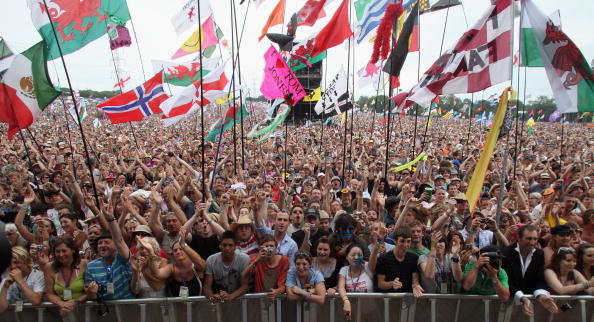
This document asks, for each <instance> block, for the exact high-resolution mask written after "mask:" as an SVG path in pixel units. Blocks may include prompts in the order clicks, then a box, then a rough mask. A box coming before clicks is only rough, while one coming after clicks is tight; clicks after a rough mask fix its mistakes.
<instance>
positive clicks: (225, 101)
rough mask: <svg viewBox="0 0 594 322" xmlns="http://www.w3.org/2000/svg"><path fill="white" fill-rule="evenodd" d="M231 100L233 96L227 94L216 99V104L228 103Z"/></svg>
mask: <svg viewBox="0 0 594 322" xmlns="http://www.w3.org/2000/svg"><path fill="white" fill-rule="evenodd" d="M232 99H233V94H229V95H227V96H223V97H221V98H217V104H225V103H227V102H228V101H230V100H232Z"/></svg>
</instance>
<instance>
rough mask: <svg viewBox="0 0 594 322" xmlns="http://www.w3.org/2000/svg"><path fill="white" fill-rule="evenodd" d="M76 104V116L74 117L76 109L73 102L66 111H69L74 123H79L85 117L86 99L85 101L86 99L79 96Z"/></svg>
mask: <svg viewBox="0 0 594 322" xmlns="http://www.w3.org/2000/svg"><path fill="white" fill-rule="evenodd" d="M76 106H78V117H76V109H75V105H74V104H72V107H70V108H69V109H68V112H69V113H70V116H72V119H74V120H75V121H76V123H80V122H82V121H83V120H84V119H85V118H87V101H86V99H84V98H82V97H81V98H80V99H79V100H78V104H76Z"/></svg>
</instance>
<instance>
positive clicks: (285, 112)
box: [247, 104, 291, 139]
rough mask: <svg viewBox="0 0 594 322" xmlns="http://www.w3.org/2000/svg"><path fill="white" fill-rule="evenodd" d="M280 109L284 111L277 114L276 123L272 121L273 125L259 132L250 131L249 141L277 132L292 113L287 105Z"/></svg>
mask: <svg viewBox="0 0 594 322" xmlns="http://www.w3.org/2000/svg"><path fill="white" fill-rule="evenodd" d="M280 108H281V109H282V111H280V110H279V112H278V114H276V117H275V118H274V121H272V123H270V124H269V125H268V126H266V127H265V128H263V129H261V130H259V131H250V133H248V135H247V137H248V138H249V139H251V138H254V137H257V136H263V135H266V134H268V133H270V132H273V131H274V130H276V128H278V127H279V126H280V125H281V124H282V123H283V122H284V121H285V119H286V118H287V116H288V115H289V113H290V112H291V107H290V106H289V105H287V104H282V105H281V107H280ZM254 130H255V128H254Z"/></svg>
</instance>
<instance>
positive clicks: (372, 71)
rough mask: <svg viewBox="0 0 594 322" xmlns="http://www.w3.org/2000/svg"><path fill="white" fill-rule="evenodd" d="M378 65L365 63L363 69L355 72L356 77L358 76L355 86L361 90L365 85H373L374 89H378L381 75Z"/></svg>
mask: <svg viewBox="0 0 594 322" xmlns="http://www.w3.org/2000/svg"><path fill="white" fill-rule="evenodd" d="M379 64H380V63H379V62H378V63H376V64H372V63H367V64H366V65H365V66H364V67H362V68H361V69H359V70H358V71H357V76H359V80H358V81H357V84H358V85H359V87H360V88H363V87H365V86H367V85H370V84H374V88H378V87H379V84H380V82H381V76H382V73H380V72H379V71H380V66H378V65H379Z"/></svg>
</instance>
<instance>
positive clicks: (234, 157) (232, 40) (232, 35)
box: [196, 0, 237, 174]
mask: <svg viewBox="0 0 594 322" xmlns="http://www.w3.org/2000/svg"><path fill="white" fill-rule="evenodd" d="M196 1H198V0H196ZM229 6H230V7H231V8H230V9H231V10H230V11H229V14H230V15H231V24H233V7H234V6H233V0H229ZM231 56H232V57H233V61H232V62H231V64H232V65H233V77H232V80H231V82H232V83H231V88H232V92H233V173H234V174H237V137H236V133H235V126H236V122H235V115H237V111H236V110H235V32H234V31H233V25H232V26H231Z"/></svg>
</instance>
